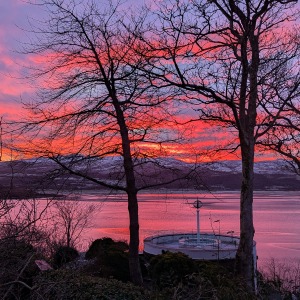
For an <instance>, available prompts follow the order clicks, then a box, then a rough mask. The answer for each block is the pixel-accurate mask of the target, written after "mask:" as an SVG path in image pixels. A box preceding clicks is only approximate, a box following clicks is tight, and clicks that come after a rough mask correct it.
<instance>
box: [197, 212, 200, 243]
mask: <svg viewBox="0 0 300 300" xmlns="http://www.w3.org/2000/svg"><path fill="white" fill-rule="evenodd" d="M197 245H198V246H199V245H200V209H199V208H197Z"/></svg>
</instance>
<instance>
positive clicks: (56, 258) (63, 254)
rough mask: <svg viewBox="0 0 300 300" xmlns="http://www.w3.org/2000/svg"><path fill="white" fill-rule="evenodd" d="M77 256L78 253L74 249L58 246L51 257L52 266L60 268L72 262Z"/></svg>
mask: <svg viewBox="0 0 300 300" xmlns="http://www.w3.org/2000/svg"><path fill="white" fill-rule="evenodd" d="M78 256H79V253H78V251H77V250H76V249H75V248H72V247H68V246H60V247H59V248H58V249H57V250H56V252H55V253H54V255H53V265H54V267H55V268H60V267H62V266H63V265H64V264H66V263H69V262H71V261H74V260H75V259H76V258H78Z"/></svg>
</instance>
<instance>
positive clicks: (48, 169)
mask: <svg viewBox="0 0 300 300" xmlns="http://www.w3.org/2000/svg"><path fill="white" fill-rule="evenodd" d="M64 163H66V164H67V165H70V166H72V168H74V169H75V170H77V171H79V172H81V173H83V174H86V175H88V176H91V177H93V178H97V179H99V180H105V181H106V182H107V183H111V184H119V185H122V184H123V185H124V174H123V171H122V159H121V158H120V157H106V158H104V159H97V158H93V159H92V160H89V162H88V163H87V161H86V157H83V156H82V157H72V156H68V157H65V158H64ZM136 164H137V168H136V173H137V184H138V186H139V187H142V186H144V185H145V184H152V185H156V184H161V185H160V186H159V187H153V188H154V189H160V188H169V189H196V190H202V189H210V190H220V191H221V190H239V188H240V182H241V169H242V168H241V162H240V161H217V162H211V163H201V164H198V165H197V166H194V165H192V164H189V163H186V162H182V161H179V160H175V159H172V158H159V159H155V160H149V159H148V160H139V161H136ZM191 169H193V171H192V172H190V170H191ZM177 177H181V179H180V180H177V181H174V182H171V181H172V180H173V179H175V178H177ZM299 177H300V176H297V175H295V173H293V172H292V171H291V170H290V169H289V168H288V167H287V165H286V163H285V162H284V161H283V160H274V161H261V162H257V163H256V164H255V189H256V190H300V178H299ZM167 181H170V182H171V183H170V184H168V185H167V184H164V182H167ZM99 189H101V187H100V186H99V185H97V184H95V183H92V182H90V181H88V180H85V179H82V178H80V177H78V176H75V175H70V174H68V173H67V172H64V171H62V170H61V169H60V168H59V167H58V165H57V164H56V163H55V162H53V161H51V160H49V159H39V160H34V159H30V160H19V161H12V162H1V163H0V197H1V198H3V197H6V198H7V197H9V198H19V197H21V198H23V197H30V196H32V195H36V196H39V195H43V193H44V191H45V190H46V191H47V194H49V193H51V190H52V191H53V192H52V193H53V194H56V193H57V192H56V191H57V190H59V191H62V190H71V191H72V190H73V191H74V190H99Z"/></svg>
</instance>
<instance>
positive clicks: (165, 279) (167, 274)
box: [149, 252, 197, 287]
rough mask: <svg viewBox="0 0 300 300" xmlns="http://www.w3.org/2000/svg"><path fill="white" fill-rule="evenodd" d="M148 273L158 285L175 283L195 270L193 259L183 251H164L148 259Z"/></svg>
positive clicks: (172, 284) (165, 285) (164, 285)
mask: <svg viewBox="0 0 300 300" xmlns="http://www.w3.org/2000/svg"><path fill="white" fill-rule="evenodd" d="M149 270H150V275H151V277H152V278H153V279H154V280H155V282H156V284H157V285H158V286H159V287H167V286H174V285H177V284H178V283H179V282H180V281H181V280H182V278H183V277H184V276H186V275H188V274H192V273H193V272H195V271H196V270H197V267H196V263H195V261H194V260H193V259H191V258H190V257H188V256H187V255H185V254H183V253H180V252H179V253H172V252H165V253H163V254H161V255H157V256H155V257H153V258H152V259H151V260H150V268H149Z"/></svg>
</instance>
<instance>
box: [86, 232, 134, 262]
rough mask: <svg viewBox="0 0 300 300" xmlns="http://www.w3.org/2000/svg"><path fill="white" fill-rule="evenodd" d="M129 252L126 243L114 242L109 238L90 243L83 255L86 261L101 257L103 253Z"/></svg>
mask: <svg viewBox="0 0 300 300" xmlns="http://www.w3.org/2000/svg"><path fill="white" fill-rule="evenodd" d="M128 250H129V246H128V244H127V243H126V242H122V241H114V240H113V239H111V238H109V237H105V238H102V239H97V240H95V241H93V242H92V244H91V245H90V247H89V249H88V251H87V252H86V254H85V258H86V259H93V258H97V257H99V256H101V255H102V254H103V253H105V252H109V251H120V252H125V251H128Z"/></svg>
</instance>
